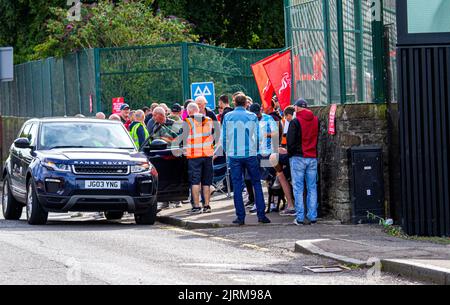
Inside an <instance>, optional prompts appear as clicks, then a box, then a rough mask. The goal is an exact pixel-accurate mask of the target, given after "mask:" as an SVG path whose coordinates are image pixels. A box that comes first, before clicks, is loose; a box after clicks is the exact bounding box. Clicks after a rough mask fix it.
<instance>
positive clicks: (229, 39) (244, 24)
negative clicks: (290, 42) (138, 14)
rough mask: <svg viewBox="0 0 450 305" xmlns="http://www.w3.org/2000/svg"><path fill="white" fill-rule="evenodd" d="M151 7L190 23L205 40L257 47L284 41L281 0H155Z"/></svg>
mask: <svg viewBox="0 0 450 305" xmlns="http://www.w3.org/2000/svg"><path fill="white" fill-rule="evenodd" d="M153 7H154V9H160V10H161V11H162V12H163V13H164V14H167V15H175V16H178V17H181V18H184V19H186V20H188V21H189V22H191V23H193V24H194V32H195V33H196V34H198V35H199V36H200V37H201V38H202V40H203V41H205V42H209V43H213V44H216V45H224V46H227V47H232V48H237V47H240V48H256V49H268V48H281V47H284V45H285V43H284V7H283V1H281V0H275V1H261V0H240V1H235V0H196V1H188V0H155V1H154V3H153Z"/></svg>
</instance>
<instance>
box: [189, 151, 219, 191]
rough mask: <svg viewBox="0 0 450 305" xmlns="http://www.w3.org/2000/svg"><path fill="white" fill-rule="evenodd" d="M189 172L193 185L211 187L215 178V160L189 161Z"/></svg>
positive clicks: (208, 158) (207, 158)
mask: <svg viewBox="0 0 450 305" xmlns="http://www.w3.org/2000/svg"><path fill="white" fill-rule="evenodd" d="M188 172H189V182H190V183H191V185H199V184H201V185H202V186H211V185H212V183H213V177H214V168H213V159H212V158H211V157H206V158H196V159H188Z"/></svg>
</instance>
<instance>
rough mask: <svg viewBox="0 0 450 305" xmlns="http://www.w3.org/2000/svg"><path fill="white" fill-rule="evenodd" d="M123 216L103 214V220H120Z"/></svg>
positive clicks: (110, 213)
mask: <svg viewBox="0 0 450 305" xmlns="http://www.w3.org/2000/svg"><path fill="white" fill-rule="evenodd" d="M123 214H124V213H123V212H105V218H106V219H108V220H120V219H122V217H123Z"/></svg>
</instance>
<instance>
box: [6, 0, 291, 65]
mask: <svg viewBox="0 0 450 305" xmlns="http://www.w3.org/2000/svg"><path fill="white" fill-rule="evenodd" d="M82 2H83V3H85V5H84V7H83V12H84V13H83V16H84V19H83V20H82V21H81V22H79V23H73V24H72V23H69V22H68V21H67V20H66V19H65V18H66V13H67V10H68V8H69V7H68V6H67V0H0V18H1V20H2V22H1V27H0V45H2V46H5V45H9V46H13V47H15V62H16V63H21V62H24V61H28V60H32V59H36V58H41V57H47V56H53V55H58V56H60V55H62V54H65V53H67V52H70V51H74V50H78V49H80V48H83V47H93V46H95V47H110V46H128V45H133V44H158V43H164V42H177V41H181V40H182V41H196V40H197V38H200V40H201V41H202V42H206V43H209V44H214V45H221V46H226V47H232V48H235V47H241V48H262V49H265V48H280V47H283V46H284V14H283V1H281V0H274V1H261V0H240V1H235V0H195V1H190V0H109V1H106V0H98V1H96V0H82ZM96 2H98V3H99V4H98V5H96V4H95V3H96ZM114 5H117V7H114ZM51 8H54V9H51ZM164 16H170V17H168V18H165V17H164ZM184 20H187V21H188V22H189V23H190V24H191V26H190V25H188V24H186V22H185V21H184ZM193 34H195V35H193Z"/></svg>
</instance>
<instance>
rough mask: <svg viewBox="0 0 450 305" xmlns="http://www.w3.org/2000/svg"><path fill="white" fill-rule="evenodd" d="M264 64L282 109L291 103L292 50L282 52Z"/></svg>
mask: <svg viewBox="0 0 450 305" xmlns="http://www.w3.org/2000/svg"><path fill="white" fill-rule="evenodd" d="M263 66H264V69H265V70H266V73H267V76H268V77H269V79H270V82H271V83H272V86H273V89H274V90H275V94H276V95H277V97H278V101H279V102H280V106H281V109H283V110H284V109H285V108H286V107H288V106H289V105H290V104H291V77H292V66H291V51H290V50H289V51H286V52H284V53H281V54H280V55H279V56H277V57H275V58H273V59H271V60H270V61H269V62H267V63H265V64H263Z"/></svg>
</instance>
